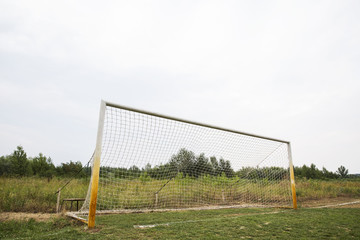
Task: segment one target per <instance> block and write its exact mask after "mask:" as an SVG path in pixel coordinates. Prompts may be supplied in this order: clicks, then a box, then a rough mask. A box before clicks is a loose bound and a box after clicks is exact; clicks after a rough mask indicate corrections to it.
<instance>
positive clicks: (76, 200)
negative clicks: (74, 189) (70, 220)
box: [60, 198, 85, 211]
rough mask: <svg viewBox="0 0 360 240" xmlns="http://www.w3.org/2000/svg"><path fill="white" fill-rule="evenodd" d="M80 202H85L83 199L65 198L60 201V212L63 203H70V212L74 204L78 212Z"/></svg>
mask: <svg viewBox="0 0 360 240" xmlns="http://www.w3.org/2000/svg"><path fill="white" fill-rule="evenodd" d="M80 201H85V198H65V199H63V200H62V203H61V207H60V211H61V209H62V207H63V205H64V202H71V206H70V211H72V208H73V202H76V211H78V210H79V202H80Z"/></svg>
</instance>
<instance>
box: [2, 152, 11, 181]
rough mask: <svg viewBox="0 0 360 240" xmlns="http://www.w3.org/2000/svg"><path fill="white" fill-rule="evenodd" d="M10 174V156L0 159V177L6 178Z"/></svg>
mask: <svg viewBox="0 0 360 240" xmlns="http://www.w3.org/2000/svg"><path fill="white" fill-rule="evenodd" d="M10 174H11V160H10V156H1V157H0V176H6V175H10Z"/></svg>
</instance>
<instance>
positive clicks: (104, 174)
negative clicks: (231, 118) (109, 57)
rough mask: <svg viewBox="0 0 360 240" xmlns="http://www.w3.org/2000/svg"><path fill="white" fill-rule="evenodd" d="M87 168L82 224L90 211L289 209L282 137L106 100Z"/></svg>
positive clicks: (291, 182) (286, 145) (291, 186)
mask: <svg viewBox="0 0 360 240" xmlns="http://www.w3.org/2000/svg"><path fill="white" fill-rule="evenodd" d="M91 167H92V171H91V179H90V183H89V188H88V193H87V196H86V200H85V201H84V204H83V206H82V208H81V209H80V210H79V211H78V212H76V213H74V214H73V216H77V217H78V218H81V219H83V220H85V221H86V220H87V223H88V227H89V228H92V227H94V226H95V216H96V214H98V213H115V212H132V211H137V212H138V211H169V210H179V209H217V208H224V207H264V206H265V207H291V208H294V209H296V208H297V202H296V190H295V177H294V168H293V163H292V156H291V146H290V142H289V141H284V140H279V139H276V138H270V137H265V136H260V135H256V134H251V133H246V132H241V131H237V130H232V129H227V128H222V127H218V126H212V125H209V124H204V123H199V122H194V121H189V120H184V119H180V118H175V117H170V116H166V115H162V114H158V113H153V112H148V111H143V110H139V109H134V108H130V107H126V106H121V105H118V104H114V103H110V102H106V101H101V107H100V114H99V123H98V132H97V141H96V149H95V154H94V156H93V158H92V161H91ZM82 217H85V219H84V218H82Z"/></svg>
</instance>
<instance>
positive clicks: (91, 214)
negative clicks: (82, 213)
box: [88, 100, 106, 228]
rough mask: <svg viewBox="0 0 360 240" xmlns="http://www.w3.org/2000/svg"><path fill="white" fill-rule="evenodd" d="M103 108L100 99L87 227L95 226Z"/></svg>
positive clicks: (104, 105) (103, 116) (104, 106)
mask: <svg viewBox="0 0 360 240" xmlns="http://www.w3.org/2000/svg"><path fill="white" fill-rule="evenodd" d="M105 110H106V102H105V101H103V100H101V105H100V113H99V123H98V132H97V138H96V147H95V153H94V160H93V166H92V172H91V182H90V184H91V185H90V186H91V188H90V203H89V217H88V227H89V228H92V227H94V226H95V214H96V202H97V194H98V186H99V174H100V161H101V160H100V159H101V145H102V136H103V130H104V118H105Z"/></svg>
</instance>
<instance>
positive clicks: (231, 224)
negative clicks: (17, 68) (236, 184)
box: [0, 178, 360, 239]
mask: <svg viewBox="0 0 360 240" xmlns="http://www.w3.org/2000/svg"><path fill="white" fill-rule="evenodd" d="M66 181H67V179H53V180H51V181H50V182H48V181H47V180H46V179H41V178H19V179H17V178H0V213H1V212H2V213H4V212H5V213H6V212H10V213H9V215H10V216H11V215H15V214H14V213H11V212H27V214H29V213H30V212H43V213H46V212H47V213H52V212H54V211H55V205H56V194H54V192H55V191H56V189H57V188H58V187H59V186H61V185H62V184H64V183H65V182H66ZM87 187H88V179H87V180H86V179H75V180H73V181H72V182H71V184H70V185H69V187H67V188H65V189H64V190H63V191H62V193H61V194H62V195H61V196H62V198H69V197H84V196H85V194H86V191H87ZM297 195H298V200H299V206H300V209H298V210H291V209H278V208H256V209H252V208H240V209H218V210H203V211H178V212H153V213H132V214H118V215H102V216H98V217H97V219H96V228H95V229H91V230H88V229H86V225H84V224H83V223H81V222H79V221H76V220H72V219H69V218H68V217H65V216H58V215H56V214H52V215H51V214H48V215H51V216H52V217H51V218H50V219H49V217H47V218H45V220H44V219H41V218H38V217H33V218H30V219H27V220H23V216H22V215H21V214H22V213H19V216H20V217H18V218H17V220H6V221H4V220H1V214H0V239H242V238H243V239H254V238H255V239H269V238H271V239H295V238H300V239H360V225H359V219H360V204H357V205H355V208H346V207H349V206H350V205H346V206H344V207H345V208H321V209H316V208H307V207H308V206H315V205H324V204H325V205H326V204H327V203H331V202H332V203H334V202H335V203H338V202H344V201H350V200H349V199H350V198H351V199H352V200H354V199H356V200H357V201H359V199H360V181H359V180H346V181H339V180H338V181H313V180H298V181H297ZM324 200H325V201H324ZM319 201H320V202H321V201H322V202H321V204H319ZM352 206H354V205H352ZM31 216H32V215H31ZM38 220H41V221H38Z"/></svg>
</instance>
